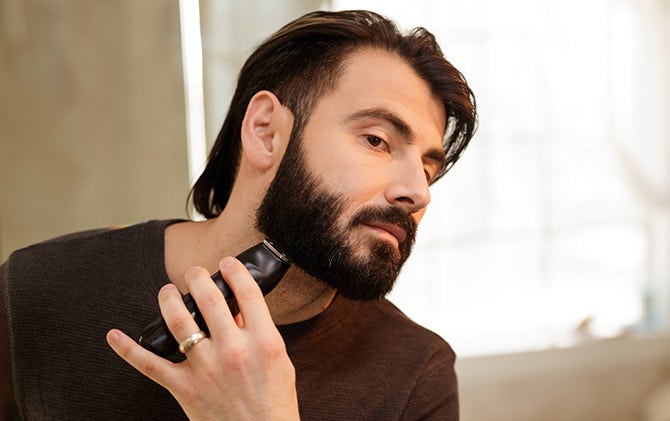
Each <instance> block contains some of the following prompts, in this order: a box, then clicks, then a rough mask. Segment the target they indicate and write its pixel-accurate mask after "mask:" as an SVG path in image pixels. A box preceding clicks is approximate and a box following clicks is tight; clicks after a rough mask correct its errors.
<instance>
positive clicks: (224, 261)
mask: <svg viewBox="0 0 670 421" xmlns="http://www.w3.org/2000/svg"><path fill="white" fill-rule="evenodd" d="M233 263H235V258H234V257H224V258H223V259H221V263H220V264H219V265H220V267H221V268H225V267H227V266H230V265H232V264H233Z"/></svg>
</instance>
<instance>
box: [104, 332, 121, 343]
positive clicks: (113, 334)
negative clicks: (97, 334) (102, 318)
mask: <svg viewBox="0 0 670 421" xmlns="http://www.w3.org/2000/svg"><path fill="white" fill-rule="evenodd" d="M120 337H121V335H119V332H117V331H116V330H110V331H109V334H108V335H107V338H108V339H109V342H112V343H116V342H118V341H119V338H120Z"/></svg>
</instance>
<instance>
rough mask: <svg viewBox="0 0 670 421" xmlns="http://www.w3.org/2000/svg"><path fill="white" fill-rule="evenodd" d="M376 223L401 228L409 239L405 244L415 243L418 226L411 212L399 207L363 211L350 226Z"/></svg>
mask: <svg viewBox="0 0 670 421" xmlns="http://www.w3.org/2000/svg"><path fill="white" fill-rule="evenodd" d="M375 221H377V222H384V223H388V224H394V225H397V226H399V227H400V228H402V229H403V230H404V231H405V232H406V233H407V238H406V239H405V241H404V242H405V243H409V244H413V243H414V239H415V237H416V231H417V228H418V224H417V223H416V221H415V220H414V218H412V215H411V214H410V213H409V212H407V211H406V210H404V209H403V208H400V207H398V206H388V207H370V208H364V209H361V210H360V211H359V212H357V213H356V215H354V217H353V218H352V219H351V222H350V226H351V227H355V226H357V225H362V224H370V223H372V222H375Z"/></svg>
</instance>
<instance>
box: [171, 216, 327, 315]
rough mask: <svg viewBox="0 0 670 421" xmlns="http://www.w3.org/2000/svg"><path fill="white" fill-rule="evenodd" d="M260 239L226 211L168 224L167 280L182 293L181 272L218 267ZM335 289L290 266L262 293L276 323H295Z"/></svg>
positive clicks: (321, 307)
mask: <svg viewBox="0 0 670 421" xmlns="http://www.w3.org/2000/svg"><path fill="white" fill-rule="evenodd" d="M261 241H263V235H262V234H260V233H259V232H258V231H256V230H255V229H254V228H253V227H250V226H249V224H248V221H235V220H234V218H232V217H230V216H229V215H228V214H226V213H225V211H224V213H222V214H221V215H220V216H219V217H217V218H214V219H210V220H206V221H201V222H183V223H177V224H173V225H170V226H169V227H168V228H167V229H166V231H165V268H166V271H167V274H168V277H169V278H170V281H171V282H172V283H173V284H175V285H176V286H177V288H179V290H180V291H181V292H182V293H186V292H188V291H187V288H186V286H185V283H184V274H185V273H186V271H187V270H188V269H189V268H190V267H192V266H202V267H204V268H205V269H207V270H208V271H209V272H210V273H214V272H216V271H217V270H218V264H219V261H220V260H221V259H222V258H223V257H225V256H236V255H238V254H240V253H241V252H242V251H244V250H246V249H247V248H249V247H251V246H253V245H255V244H257V243H259V242H261ZM334 296H335V291H334V290H333V289H332V288H330V287H327V286H326V285H325V284H323V283H322V282H320V281H318V280H317V279H314V278H313V277H311V276H309V275H307V274H305V273H304V272H303V271H302V270H300V269H299V268H297V267H295V266H293V267H291V268H290V269H289V270H288V271H287V273H286V274H285V275H284V277H283V278H282V280H281V281H280V282H279V284H278V285H277V287H276V288H275V289H274V290H273V291H272V292H271V293H270V294H268V295H267V296H266V303H267V305H268V308H269V310H270V314H271V315H272V318H273V320H274V322H275V324H277V325H282V324H290V323H297V322H300V321H303V320H307V319H310V318H312V317H314V316H316V315H318V314H319V313H321V312H323V311H324V310H325V309H326V308H327V307H328V305H330V303H331V302H332V299H333V297H334Z"/></svg>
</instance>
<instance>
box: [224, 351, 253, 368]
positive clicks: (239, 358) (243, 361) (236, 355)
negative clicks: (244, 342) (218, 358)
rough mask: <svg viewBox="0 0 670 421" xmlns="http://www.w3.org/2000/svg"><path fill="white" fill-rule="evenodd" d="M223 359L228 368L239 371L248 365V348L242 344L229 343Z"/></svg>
mask: <svg viewBox="0 0 670 421" xmlns="http://www.w3.org/2000/svg"><path fill="white" fill-rule="evenodd" d="M224 360H225V365H226V366H227V367H228V368H230V369H234V370H237V371H240V370H242V369H244V368H245V367H247V366H248V362H249V350H248V349H247V348H246V347H244V346H240V345H231V346H229V347H228V349H227V350H226V353H225V356H224Z"/></svg>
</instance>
